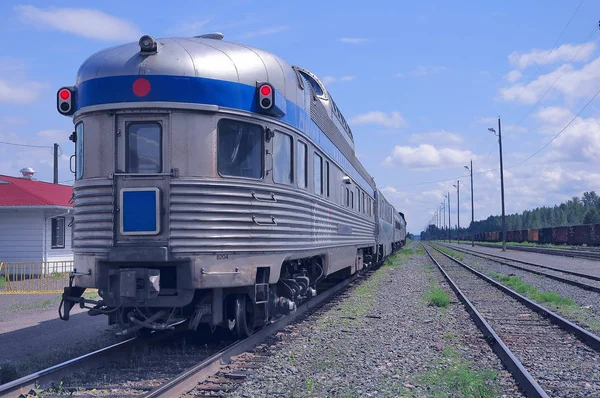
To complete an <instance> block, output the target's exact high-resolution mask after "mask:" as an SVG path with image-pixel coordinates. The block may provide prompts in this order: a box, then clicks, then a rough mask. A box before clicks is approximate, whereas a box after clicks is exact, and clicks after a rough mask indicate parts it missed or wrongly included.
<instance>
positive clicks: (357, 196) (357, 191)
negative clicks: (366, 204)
mask: <svg viewBox="0 0 600 398" xmlns="http://www.w3.org/2000/svg"><path fill="white" fill-rule="evenodd" d="M360 203H361V202H360V189H358V187H357V188H356V210H357V211H358V212H359V213H360Z"/></svg>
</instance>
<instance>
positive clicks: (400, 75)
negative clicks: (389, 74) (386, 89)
mask: <svg viewBox="0 0 600 398" xmlns="http://www.w3.org/2000/svg"><path fill="white" fill-rule="evenodd" d="M393 77H404V73H395V74H394V75H393Z"/></svg>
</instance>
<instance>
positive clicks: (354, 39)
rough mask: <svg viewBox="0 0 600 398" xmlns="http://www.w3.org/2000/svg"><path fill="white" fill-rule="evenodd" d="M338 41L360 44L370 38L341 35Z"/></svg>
mask: <svg viewBox="0 0 600 398" xmlns="http://www.w3.org/2000/svg"><path fill="white" fill-rule="evenodd" d="M339 41H341V42H342V43H346V44H360V43H366V42H368V41H371V40H369V39H365V38H364V37H342V38H341V39H339Z"/></svg>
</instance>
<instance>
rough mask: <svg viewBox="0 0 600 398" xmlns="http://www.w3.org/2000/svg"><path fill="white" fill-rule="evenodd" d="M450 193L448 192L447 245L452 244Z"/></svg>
mask: <svg viewBox="0 0 600 398" xmlns="http://www.w3.org/2000/svg"><path fill="white" fill-rule="evenodd" d="M451 208H452V207H450V192H448V243H452V223H451V222H450V209H451Z"/></svg>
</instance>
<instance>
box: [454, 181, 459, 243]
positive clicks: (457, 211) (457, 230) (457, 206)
mask: <svg viewBox="0 0 600 398" xmlns="http://www.w3.org/2000/svg"><path fill="white" fill-rule="evenodd" d="M454 187H455V188H456V219H457V220H458V221H457V223H458V226H457V227H456V236H457V240H456V243H457V244H459V245H460V180H459V181H456V185H454Z"/></svg>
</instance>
